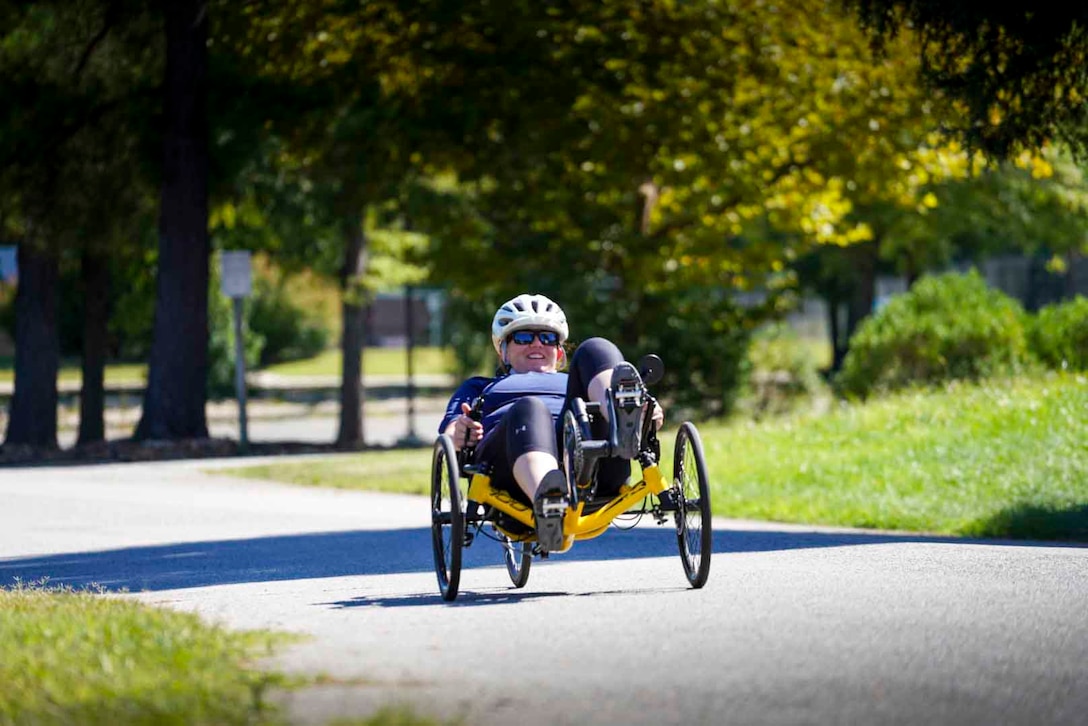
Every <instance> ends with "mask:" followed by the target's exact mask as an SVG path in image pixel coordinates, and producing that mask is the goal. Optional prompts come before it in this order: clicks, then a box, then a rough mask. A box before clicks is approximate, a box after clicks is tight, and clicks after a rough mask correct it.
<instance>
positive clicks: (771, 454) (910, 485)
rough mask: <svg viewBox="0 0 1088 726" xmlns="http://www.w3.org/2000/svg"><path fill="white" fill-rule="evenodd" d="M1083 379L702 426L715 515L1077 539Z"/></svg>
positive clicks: (1084, 507)
mask: <svg viewBox="0 0 1088 726" xmlns="http://www.w3.org/2000/svg"><path fill="white" fill-rule="evenodd" d="M1085 411H1088V380H1086V379H1085V378H1084V377H1076V376H1068V375H1066V376H1062V375H1055V376H1046V377H1041V378H1031V379H1018V380H1002V381H991V382H987V383H984V384H981V385H954V386H950V387H948V388H947V389H945V390H942V391H935V392H934V391H930V392H915V393H907V394H902V395H897V396H893V397H889V398H885V399H881V400H876V401H872V402H870V403H868V404H865V405H854V406H845V407H843V408H841V409H838V410H836V411H833V412H832V413H830V414H826V415H823V416H813V415H807V416H797V417H792V418H788V419H783V420H779V421H771V422H767V423H764V424H761V425H758V426H755V425H735V426H731V427H728V428H713V429H708V430H707V431H706V435H705V436H704V442H705V444H706V448H707V459H708V462H709V465H710V476H711V480H712V481H713V482H714V500H715V501H714V505H715V510H716V511H717V512H718V513H721V514H727V515H730V516H737V517H751V518H757V519H770V520H779V521H790V522H810V523H826V524H841V525H848V526H858V527H876V528H886V529H903V530H914V531H926V532H936V533H944V534H955V535H973V536H1010V537H1029V538H1031V537H1039V538H1060V539H1077V540H1088V418H1086V417H1085V415H1084V412H1085Z"/></svg>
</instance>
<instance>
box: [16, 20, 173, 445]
mask: <svg viewBox="0 0 1088 726" xmlns="http://www.w3.org/2000/svg"><path fill="white" fill-rule="evenodd" d="M138 10H139V9H138V8H134V7H129V5H128V4H127V3H122V2H117V3H100V2H95V1H94V0H86V1H84V2H79V3H56V2H35V3H22V4H18V5H14V4H3V5H2V6H0V17H2V19H3V20H4V21H5V22H4V25H3V27H4V28H5V36H4V43H3V44H2V45H0V48H2V50H0V57H2V59H3V63H0V75H2V78H3V81H2V82H0V89H2V91H0V93H2V94H3V96H4V98H3V101H4V103H0V106H2V107H3V109H4V111H3V112H0V128H2V132H0V139H2V141H0V170H2V171H0V190H2V194H0V209H2V212H3V216H2V226H3V227H4V228H5V229H6V230H7V231H8V233H9V234H12V235H13V236H15V237H16V238H18V239H20V240H21V241H20V261H21V270H20V273H21V274H20V278H21V283H20V286H19V293H18V298H19V299H18V302H17V305H16V308H17V312H16V318H17V320H16V393H15V396H14V397H13V400H12V409H11V420H10V424H9V430H8V436H7V442H8V443H20V444H28V445H32V446H39V447H46V448H54V447H56V414H57V412H56V402H57V395H56V372H57V367H58V363H59V361H58V355H59V353H58V351H59V344H58V341H57V312H56V310H57V298H58V293H59V290H58V284H57V280H58V271H59V266H60V265H61V264H78V261H79V260H80V259H81V258H82V261H83V270H84V277H83V294H84V295H85V298H86V300H88V301H91V302H92V303H98V302H100V301H102V300H105V299H106V297H107V295H106V290H105V289H104V286H105V285H106V284H108V282H107V279H106V278H105V277H104V276H103V275H102V274H99V272H100V271H101V270H102V269H103V268H104V266H105V262H104V256H105V255H106V254H107V253H108V251H109V250H110V249H111V248H114V247H116V246H118V245H124V244H128V243H127V241H126V239H127V238H128V237H130V236H131V235H132V234H133V232H134V230H135V228H136V227H137V226H138V224H139V219H140V214H141V210H142V208H143V205H144V202H145V198H144V186H143V184H142V180H143V178H144V175H143V171H142V166H143V165H142V164H141V163H140V159H139V152H140V143H139V136H138V135H135V136H134V135H133V134H132V133H131V132H132V128H133V124H132V121H133V119H137V118H140V117H142V116H143V113H142V110H143V109H142V107H141V102H142V98H143V95H144V93H145V91H146V88H147V83H146V81H147V76H146V75H145V73H146V70H147V66H148V65H150V66H152V68H153V65H154V64H153V63H151V64H148V63H147V62H146V60H147V58H146V57H145V56H144V55H143V54H144V53H146V52H147V49H148V44H147V42H146V40H147V29H148V22H147V17H146V15H145V14H142V13H140V12H139V11H138ZM129 11H132V12H131V14H130V12H129ZM122 17H124V18H126V21H125V23H124V24H123V25H122V24H120V18H122ZM152 52H153V50H152ZM138 125H139V123H137V126H138ZM104 209H108V210H109V212H108V213H103V210H104ZM66 292H67V291H66ZM86 311H87V315H86V317H85V325H84V336H83V338H84V343H85V346H86V347H85V350H84V356H83V364H84V387H83V393H82V396H81V419H80V442H81V443H87V442H89V441H93V440H100V439H101V437H102V435H103V426H102V421H103V410H102V408H103V396H102V368H103V365H104V355H105V351H104V335H105V326H106V320H105V314H106V311H105V309H104V308H103V307H101V306H100V305H96V304H89V305H87V306H86Z"/></svg>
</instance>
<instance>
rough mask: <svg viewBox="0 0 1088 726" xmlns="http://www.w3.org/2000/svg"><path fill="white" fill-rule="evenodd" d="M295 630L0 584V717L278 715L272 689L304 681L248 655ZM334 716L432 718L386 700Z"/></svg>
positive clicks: (263, 719)
mask: <svg viewBox="0 0 1088 726" xmlns="http://www.w3.org/2000/svg"><path fill="white" fill-rule="evenodd" d="M293 638H294V636H289V635H285V634H277V633H270V632H267V631H247V632H235V631H230V630H227V629H224V628H221V627H218V626H214V625H209V624H207V623H205V622H204V621H202V620H200V618H198V617H197V616H196V615H193V614H191V613H180V612H175V611H172V610H168V609H165V608H157V607H150V606H147V605H142V604H140V603H135V602H131V601H127V600H121V599H118V598H111V597H104V596H102V595H100V594H98V593H95V592H89V591H73V590H70V589H58V588H44V587H37V586H25V585H17V586H15V587H13V588H9V589H3V588H0V724H4V725H7V724H13V725H14V724H34V725H35V726H38V725H39V724H57V725H58V726H59V725H61V724H101V725H102V726H127V725H129V724H147V725H148V726H150V725H151V724H155V725H156V726H158V725H159V724H178V725H179V726H181V725H182V724H184V725H185V726H191V725H194V724H195V725H199V724H208V725H212V724H214V725H215V726H225V725H228V724H245V725H246V726H265V725H272V724H276V725H279V724H285V723H287V720H286V716H285V714H284V713H282V711H281V710H280V709H279V708H277V707H275V706H274V705H272V704H271V703H270V702H269V700H268V696H269V691H270V689H273V688H282V687H302V686H305V685H307V684H306V682H304V681H303V680H302V679H298V678H295V679H288V678H287V677H285V676H284V675H282V674H280V673H276V672H269V671H264V670H261V669H259V668H256V667H255V666H254V660H255V659H257V658H259V657H262V656H266V655H270V654H271V652H272V650H273V648H274V647H275V646H277V645H279V644H283V643H286V642H288V641H289V640H291V639H293ZM333 723H336V724H343V726H427V725H429V724H430V725H433V724H435V723H436V722H435V721H434V720H432V719H429V718H425V717H420V716H417V715H415V714H414V713H413V712H412V711H411V710H407V709H404V708H386V709H382V710H380V711H378V712H377V713H375V714H373V715H372V716H369V717H366V718H357V719H348V720H340V721H335V722H333Z"/></svg>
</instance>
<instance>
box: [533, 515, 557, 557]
mask: <svg viewBox="0 0 1088 726" xmlns="http://www.w3.org/2000/svg"><path fill="white" fill-rule="evenodd" d="M536 538H537V541H539V542H540V546H541V548H542V549H543V550H544V551H545V552H555V551H558V550H562V549H563V517H562V516H558V517H556V516H540V517H537V519H536Z"/></svg>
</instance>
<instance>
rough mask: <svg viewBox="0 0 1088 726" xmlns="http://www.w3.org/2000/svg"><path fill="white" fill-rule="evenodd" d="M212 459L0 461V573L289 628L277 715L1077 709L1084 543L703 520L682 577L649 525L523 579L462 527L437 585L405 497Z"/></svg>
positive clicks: (545, 720)
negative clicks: (698, 579) (518, 581)
mask: <svg viewBox="0 0 1088 726" xmlns="http://www.w3.org/2000/svg"><path fill="white" fill-rule="evenodd" d="M249 461H250V462H252V460H249ZM230 463H231V462H228V461H217V462H208V461H202V462H175V463H169V464H127V465H105V466H97V467H84V468H65V469H48V468H34V469H25V470H10V469H9V470H2V471H0V583H8V582H10V581H11V580H12V578H14V577H21V578H23V579H36V578H39V577H42V576H46V575H48V576H49V577H51V578H52V580H53V581H54V582H62V583H70V584H85V583H89V582H97V583H100V584H102V585H104V586H106V587H108V588H111V589H114V590H119V589H123V588H127V589H128V590H130V591H132V592H133V593H134V594H133V595H130V596H131V597H136V598H139V599H141V600H145V601H147V602H152V603H162V604H167V605H170V606H173V607H178V608H184V609H189V610H194V611H197V612H200V613H202V614H203V615H205V616H207V617H209V618H212V619H216V620H219V621H222V622H225V623H227V624H229V625H232V626H236V627H271V628H278V629H284V630H290V631H297V632H302V633H307V634H309V635H310V636H311V638H309V639H308V640H307V641H305V642H303V643H300V644H298V645H296V646H292V647H291V648H289V649H288V650H286V651H285V652H283V653H282V654H281V655H280V656H278V657H277V658H276V660H275V663H276V664H277V665H279V666H282V667H285V668H287V669H290V670H294V671H302V672H319V673H324V674H327V675H328V676H329V678H328V679H327V681H326V682H325V685H322V686H320V687H317V688H312V689H309V690H306V691H303V692H301V693H295V694H289V695H286V696H284V697H283V699H284V701H285V703H286V705H287V707H288V709H289V712H290V714H291V716H292V720H293V722H296V723H315V724H316V723H326V722H327V720H328V719H330V718H333V717H336V716H346V715H359V714H362V713H366V712H367V711H369V710H371V709H373V708H375V707H377V706H378V705H380V704H388V703H410V704H413V705H414V706H415V707H416V708H417V709H419V710H421V711H424V712H428V713H433V714H436V715H439V716H445V717H451V718H457V717H463V718H464V719H465V722H466V723H481V724H509V723H517V724H519V726H533V725H535V724H548V725H549V726H550V725H554V724H585V723H596V724H660V723H677V724H680V723H683V724H691V723H708V724H709V723H714V724H717V723H744V724H750V723H751V724H808V723H812V724H827V723H835V724H838V723H904V724H907V723H909V724H918V723H930V722H934V723H941V724H963V723H968V724H995V723H1001V724H1074V723H1076V724H1082V723H1084V722H1085V714H1086V713H1088V607H1085V603H1086V602H1088V548H1078V547H1063V546H1032V545H1026V544H1014V543H1005V542H964V541H955V540H945V539H941V538H931V537H918V536H894V535H887V534H880V533H865V532H855V531H842V530H823V529H817V530H814V529H808V528H798V527H784V526H765V525H760V524H755V523H745V522H732V521H720V522H718V523H717V524H716V527H715V553H716V554H715V557H714V563H713V568H712V572H711V577H710V581H709V583H708V584H707V586H706V588H704V589H703V590H700V591H691V590H688V589H686V588H685V581H684V579H683V575H682V572H681V568H680V563H679V559H678V557H677V556H676V554H675V541H674V539H673V537H672V535H671V534H670V533H669V532H668V531H666V530H663V529H660V528H656V527H654V526H648V527H639V528H637V529H635V530H633V531H629V532H609V533H608V534H606V535H605V536H603V537H601V538H600V539H597V540H592V541H587V542H582V543H579V544H578V545H577V546H576V547H575V549H574V550H572V552H570V553H568V555H564V556H560V557H555V558H553V559H552V560H551V561H549V562H546V563H536V564H534V569H533V572H532V576H531V577H530V580H529V584H528V586H527V587H526V588H525V589H524V590H513V589H511V588H510V587H509V585H508V581H507V579H506V574H505V570H503V569H502V568H501V567H499V566H498V563H499V552H498V549H497V547H496V546H488V545H489V543H487V542H479V543H477V545H475V546H474V547H473V548H472V549H470V550H469V551H468V553H469V554H470V555H471V557H470V558H469V562H468V569H467V570H466V572H465V573H464V577H463V590H464V593H463V595H462V597H461V598H460V599H458V600H457V602H456V603H454V604H452V605H450V604H444V603H442V602H441V601H440V600H439V598H438V596H437V594H436V588H435V582H434V575H433V573H432V570H431V567H432V565H431V559H430V557H431V556H430V552H429V543H428V530H427V529H426V514H425V511H426V509H427V505H426V503H425V500H423V499H420V498H414V497H402V496H390V495H384V496H383V495H371V494H361V493H353V492H342V491H323V490H314V489H295V488H291V487H287V486H279V485H273V484H266V483H261V482H247V481H240V480H236V479H232V478H228V477H226V476H223V475H202V474H200V473H199V471H200V470H201V469H207V468H210V467H218V466H227V465H230Z"/></svg>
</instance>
